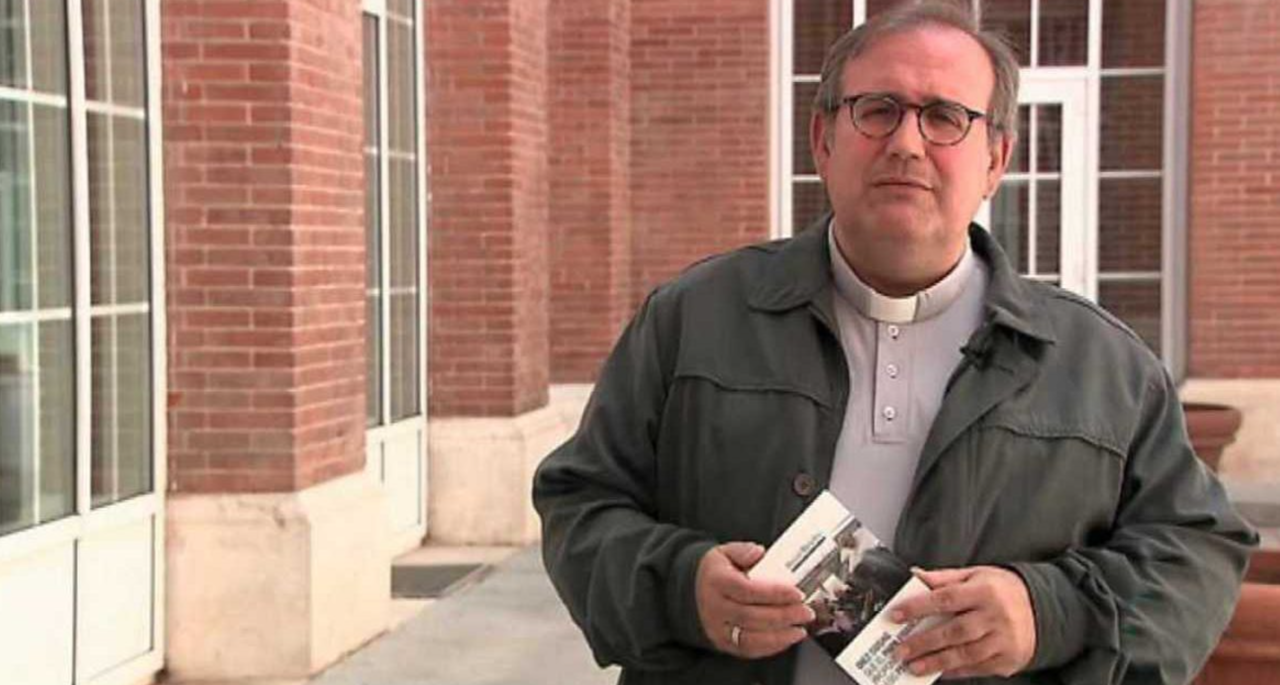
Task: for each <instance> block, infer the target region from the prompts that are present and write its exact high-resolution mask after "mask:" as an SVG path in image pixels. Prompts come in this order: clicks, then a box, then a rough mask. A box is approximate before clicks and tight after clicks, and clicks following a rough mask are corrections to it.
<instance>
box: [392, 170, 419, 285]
mask: <svg viewBox="0 0 1280 685" xmlns="http://www.w3.org/2000/svg"><path fill="white" fill-rule="evenodd" d="M414 166H415V164H414V162H412V161H408V160H403V159H392V160H391V178H390V187H389V189H388V192H390V193H391V216H390V219H391V221H390V225H389V226H388V227H387V230H389V231H390V232H391V235H390V237H391V245H390V250H391V252H390V254H389V255H388V256H389V257H390V261H391V287H392V288H417V287H418V226H417V216H418V212H417V209H418V206H417V205H418V199H417V198H418V193H417V185H416V183H417V178H416V175H415V174H414Z"/></svg>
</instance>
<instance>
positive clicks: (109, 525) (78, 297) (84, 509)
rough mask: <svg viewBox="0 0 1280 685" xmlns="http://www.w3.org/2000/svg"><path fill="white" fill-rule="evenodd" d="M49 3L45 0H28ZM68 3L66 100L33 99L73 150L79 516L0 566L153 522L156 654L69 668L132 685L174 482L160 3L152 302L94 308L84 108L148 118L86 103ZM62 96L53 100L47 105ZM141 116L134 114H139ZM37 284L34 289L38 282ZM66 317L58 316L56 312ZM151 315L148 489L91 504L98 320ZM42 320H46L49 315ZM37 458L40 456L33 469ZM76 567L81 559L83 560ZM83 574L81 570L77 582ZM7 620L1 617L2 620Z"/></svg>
mask: <svg viewBox="0 0 1280 685" xmlns="http://www.w3.org/2000/svg"><path fill="white" fill-rule="evenodd" d="M31 1H33V2H45V1H49V0H31ZM56 1H58V2H64V1H65V3H66V4H65V7H66V22H67V24H66V27H67V45H66V48H67V68H68V73H67V76H68V79H67V97H66V98H65V99H64V98H52V99H51V98H49V97H48V96H39V95H37V96H33V97H27V98H19V99H29V100H32V101H37V102H42V103H46V104H55V105H59V106H65V107H67V108H68V115H69V119H70V126H69V135H70V140H69V145H68V154H69V155H70V160H69V161H70V164H71V177H70V183H71V203H72V206H71V210H72V211H71V215H70V216H71V225H72V250H73V252H72V271H73V274H74V280H73V282H72V288H73V290H72V293H73V294H72V307H71V309H70V310H67V311H68V313H69V315H70V316H69V318H70V319H71V320H72V321H73V324H74V338H73V340H74V343H73V344H74V348H75V355H76V357H75V362H74V363H75V366H74V375H75V385H74V392H75V412H76V413H75V424H74V431H75V455H76V457H75V465H76V474H75V478H76V480H75V498H74V500H75V505H74V509H73V512H72V513H71V514H70V515H68V516H66V517H64V518H61V519H58V520H55V521H52V522H49V523H38V524H36V525H35V526H33V527H31V528H27V529H25V530H21V531H16V532H13V533H10V534H7V535H5V536H3V537H0V568H3V567H4V566H6V565H9V564H19V563H22V560H23V559H25V558H30V557H33V556H35V555H38V554H41V553H43V552H48V551H50V550H52V549H55V548H58V547H64V546H69V545H78V543H82V542H84V541H85V540H86V539H90V538H93V537H94V536H95V535H97V534H101V533H104V532H109V531H112V530H115V529H118V528H121V527H124V526H128V525H131V524H133V525H136V524H138V523H139V522H143V521H146V520H148V519H150V521H151V540H152V542H151V545H152V562H151V563H152V569H151V571H152V588H151V598H152V603H151V649H150V651H148V652H146V653H144V654H141V655H138V656H137V657H135V658H131V659H129V660H127V661H125V662H123V663H121V664H119V665H117V666H115V667H114V668H111V669H109V670H107V671H104V672H101V673H87V672H85V670H86V669H85V665H84V664H83V663H81V662H82V657H83V654H84V650H82V649H80V647H81V645H80V641H79V638H77V640H76V651H75V655H76V658H75V659H74V663H73V665H72V673H73V683H74V684H75V685H128V684H132V683H137V682H140V681H144V680H147V679H149V678H150V677H151V676H152V675H153V674H155V673H157V672H159V671H160V669H161V668H162V667H163V666H164V653H165V622H164V615H165V593H164V588H165V553H164V549H165V487H166V483H167V482H168V473H167V463H166V459H165V455H166V454H167V453H168V432H167V427H166V420H165V417H166V414H165V411H166V398H167V388H168V384H167V376H168V364H167V346H166V344H165V340H166V322H165V316H164V312H165V269H164V255H165V240H164V233H165V223H164V180H163V177H164V174H163V170H164V157H163V136H162V132H163V128H164V123H163V120H162V118H161V112H162V102H161V98H162V90H161V79H162V68H161V52H160V47H161V46H160V18H161V15H160V0H143V22H144V44H145V55H144V65H145V71H146V81H145V93H146V105H145V117H146V121H147V128H146V138H145V140H146V144H147V162H148V165H149V169H148V179H147V192H148V197H147V219H148V231H149V245H148V247H149V250H150V254H149V255H148V257H149V260H148V261H149V264H148V269H149V274H148V275H149V279H150V282H149V286H150V297H149V299H148V302H147V303H145V304H136V303H135V304H128V305H99V306H95V305H92V303H91V301H90V262H91V259H92V255H91V254H90V240H89V232H90V228H89V223H90V222H89V201H90V195H89V166H88V157H89V153H88V144H87V140H88V118H87V114H88V112H91V111H92V112H104V111H105V112H109V113H111V114H124V115H126V116H140V115H142V109H141V108H121V107H112V106H103V105H99V104H96V103H95V104H92V105H91V104H89V103H88V102H87V101H86V94H85V58H84V22H83V11H84V9H83V5H82V2H81V0H56ZM51 100H56V101H57V102H51ZM135 110H137V111H135ZM37 287H38V286H37ZM55 311H62V310H55ZM125 311H127V312H133V313H138V312H148V313H150V315H151V316H150V320H149V323H150V342H151V358H150V371H151V489H150V490H149V491H148V492H145V493H143V494H140V495H138V496H135V497H130V498H128V499H125V500H122V501H119V502H115V503H111V504H106V505H102V506H100V507H98V508H96V509H95V508H94V507H93V506H92V435H91V429H92V425H93V420H92V409H93V406H92V404H93V403H92V368H93V367H92V361H93V360H92V349H91V344H92V336H91V333H92V329H91V318H92V316H93V315H94V314H106V313H119V312H125ZM45 318H48V317H47V316H46V317H45ZM38 461H39V458H38V456H37V463H38ZM77 565H78V562H77ZM78 575H79V569H77V576H78ZM76 586H77V587H76V589H75V590H74V591H75V593H76V607H77V608H76V617H75V626H76V627H75V631H76V632H77V633H79V632H80V631H81V630H82V629H83V620H84V614H83V612H81V611H80V609H81V607H82V606H83V602H84V597H82V596H81V590H82V587H81V586H80V582H79V581H78V580H77V581H76ZM3 620H4V617H3V616H0V621H3Z"/></svg>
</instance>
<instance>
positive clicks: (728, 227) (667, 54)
mask: <svg viewBox="0 0 1280 685" xmlns="http://www.w3.org/2000/svg"><path fill="white" fill-rule="evenodd" d="M631 26H632V34H631V46H632V47H631V66H632V75H631V79H632V89H631V93H632V103H633V104H632V116H631V127H632V131H634V135H633V137H632V146H631V161H632V164H631V179H632V187H633V191H632V192H633V197H632V207H633V210H634V218H633V224H632V231H633V235H634V246H635V247H634V252H633V255H632V259H633V265H634V266H633V271H632V282H633V288H632V302H633V303H635V302H638V301H639V300H640V299H641V298H643V297H644V295H645V294H646V293H647V292H648V291H649V290H650V289H651V288H653V287H654V286H655V285H656V284H658V283H660V282H662V281H664V280H667V279H669V278H671V277H672V276H673V275H675V274H677V273H679V271H680V270H681V269H683V268H684V267H686V266H688V265H689V263H690V262H692V261H694V260H695V259H698V258H700V257H704V256H706V255H709V254H713V253H716V252H722V251H725V250H727V249H729V248H731V247H734V246H737V245H741V244H745V243H750V242H755V241H758V240H764V239H766V238H768V236H769V144H770V135H769V48H768V45H769V40H770V34H769V3H767V2H742V1H741V0H702V1H700V2H690V1H689V0H639V1H638V2H634V3H632V7H631Z"/></svg>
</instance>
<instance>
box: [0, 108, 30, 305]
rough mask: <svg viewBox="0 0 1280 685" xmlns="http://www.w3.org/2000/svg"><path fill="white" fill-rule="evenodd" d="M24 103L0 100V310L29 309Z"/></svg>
mask: <svg viewBox="0 0 1280 685" xmlns="http://www.w3.org/2000/svg"><path fill="white" fill-rule="evenodd" d="M29 111H30V109H29V107H28V106H27V104H26V103H19V102H7V101H3V100H0V226H3V227H4V230H3V231H0V311H13V310H23V309H30V308H31V291H32V278H33V274H32V273H31V241H32V232H33V229H34V226H33V221H32V218H33V217H32V211H31V209H32V208H31V199H32V198H31V183H32V177H31V176H32V174H31V121H30V116H29V114H28V112H29Z"/></svg>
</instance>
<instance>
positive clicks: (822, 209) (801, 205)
mask: <svg viewBox="0 0 1280 685" xmlns="http://www.w3.org/2000/svg"><path fill="white" fill-rule="evenodd" d="M791 190H792V192H791V231H792V233H799V232H801V231H803V230H805V229H807V228H811V227H812V226H811V224H813V222H815V221H817V220H818V218H819V217H821V216H822V215H824V214H826V213H827V212H828V211H830V210H831V205H830V204H829V203H828V202H827V189H826V188H824V187H822V184H821V183H795V184H793V185H792V186H791Z"/></svg>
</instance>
